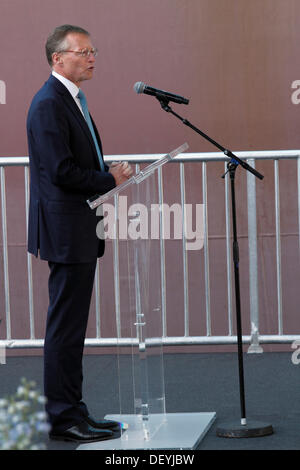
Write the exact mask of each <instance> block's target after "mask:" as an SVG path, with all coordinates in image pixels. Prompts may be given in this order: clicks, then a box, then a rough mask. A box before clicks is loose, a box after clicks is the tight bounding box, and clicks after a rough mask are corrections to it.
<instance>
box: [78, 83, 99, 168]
mask: <svg viewBox="0 0 300 470" xmlns="http://www.w3.org/2000/svg"><path fill="white" fill-rule="evenodd" d="M77 98H78V99H79V101H80V104H81V107H82V111H83V114H84V117H85V120H86V123H87V125H88V126H89V129H90V131H91V134H92V137H93V140H94V144H95V147H96V150H97V154H98V158H99V162H100V167H101V170H102V171H105V168H104V162H103V157H102V155H101V152H100V148H99V144H98V141H97V138H96V135H95V131H94V127H93V123H92V120H91V116H90V113H89V110H88V105H87V101H86V97H85V94H84V93H83V91H82V90H79V93H78V95H77Z"/></svg>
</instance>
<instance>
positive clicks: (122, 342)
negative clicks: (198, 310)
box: [0, 335, 300, 349]
mask: <svg viewBox="0 0 300 470" xmlns="http://www.w3.org/2000/svg"><path fill="white" fill-rule="evenodd" d="M258 340H259V343H260V344H284V343H292V342H294V341H296V340H299V341H300V335H260V336H259V337H258ZM242 341H243V343H245V344H250V343H251V335H246V336H243V337H242ZM236 343H237V337H236V336H167V337H164V338H159V339H155V338H154V339H153V340H150V339H149V340H147V345H148V346H159V345H160V344H161V345H163V346H193V345H196V346H202V345H203V346H209V345H226V344H230V345H235V344H236ZM84 345H85V347H117V346H120V347H125V346H127V347H129V346H134V345H136V346H137V345H138V339H135V338H134V339H132V338H120V339H118V338H86V340H85V343H84ZM0 346H1V347H5V348H7V349H18V348H19V349H21V348H37V349H39V348H43V346H44V340H43V339H35V340H32V339H10V340H3V341H2V340H1V341H0Z"/></svg>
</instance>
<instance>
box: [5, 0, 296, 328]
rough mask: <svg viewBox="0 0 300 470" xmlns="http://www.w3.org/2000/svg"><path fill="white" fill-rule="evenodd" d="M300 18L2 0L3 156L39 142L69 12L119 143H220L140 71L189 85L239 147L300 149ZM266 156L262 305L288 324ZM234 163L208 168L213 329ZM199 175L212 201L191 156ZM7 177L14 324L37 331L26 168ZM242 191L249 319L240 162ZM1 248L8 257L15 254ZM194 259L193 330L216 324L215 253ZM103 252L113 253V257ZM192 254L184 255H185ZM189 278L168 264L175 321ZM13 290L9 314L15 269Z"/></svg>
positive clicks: (126, 146) (285, 186)
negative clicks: (32, 316) (50, 41)
mask: <svg viewBox="0 0 300 470" xmlns="http://www.w3.org/2000/svg"><path fill="white" fill-rule="evenodd" d="M299 18H300V3H299V0H251V1H249V0H85V2H81V1H78V0H51V1H49V2H46V1H44V0H0V25H1V27H0V44H1V48H0V63H1V67H0V80H2V81H4V82H5V84H6V104H0V122H1V126H0V155H1V156H17V155H27V142H26V134H25V121H26V112H27V109H28V106H29V104H30V101H31V99H32V96H33V94H34V93H35V92H36V91H37V90H38V88H39V87H40V86H41V85H42V84H43V82H44V81H45V80H46V79H47V77H48V75H49V73H50V71H49V67H48V64H47V62H46V59H45V56H44V43H45V40H46V37H47V35H48V34H49V32H50V31H51V30H52V29H53V28H54V27H55V26H57V25H58V24H63V23H73V24H78V25H81V26H83V27H84V28H86V29H88V30H89V31H90V32H91V34H92V37H93V41H94V44H95V45H96V46H97V47H98V49H99V56H98V58H97V68H96V71H95V76H94V79H93V80H92V81H91V82H87V83H85V84H84V90H85V92H86V94H87V97H88V100H89V103H90V110H91V112H92V114H93V116H94V118H95V120H96V122H97V125H98V127H99V129H100V132H101V136H102V139H103V144H104V151H105V153H106V154H118V153H119V154H131V153H156V152H158V153H160V152H166V151H168V150H170V149H172V148H175V147H176V146H178V145H180V144H182V143H183V142H185V141H187V142H188V143H189V146H190V151H192V152H201V151H214V150H215V148H214V147H212V145H211V144H209V143H207V142H206V141H204V140H203V139H202V138H200V136H198V135H196V134H195V133H193V132H192V131H191V130H190V129H188V128H186V127H185V126H183V125H182V124H181V123H180V122H179V121H178V120H176V119H175V118H174V117H173V116H171V115H168V114H167V113H165V112H164V111H162V110H161V108H160V106H159V104H158V102H156V100H155V99H154V98H152V97H149V96H146V95H137V94H136V93H135V92H134V91H133V85H134V83H135V82H137V81H143V82H145V83H146V84H149V85H151V86H154V87H157V88H161V89H166V90H169V91H171V92H174V93H178V94H180V95H183V96H185V97H187V98H190V104H189V106H188V107H186V106H183V105H182V106H179V105H175V104H174V106H173V109H174V110H175V111H177V112H179V113H180V114H182V115H183V116H184V117H186V118H187V119H189V120H190V121H191V122H192V123H194V124H195V125H196V126H197V127H199V128H200V129H202V130H203V131H204V132H207V133H208V134H209V135H210V136H211V137H213V138H215V139H216V140H217V141H219V142H220V143H221V144H222V145H224V146H225V147H229V148H230V149H231V150H233V151H237V150H264V149H266V150H270V149H296V148H299V146H300V145H299V143H300V142H299V141H300V135H299V132H298V120H299V119H298V114H299V106H300V105H298V106H297V105H296V104H294V103H293V102H292V93H293V92H294V91H295V90H293V89H292V88H291V86H292V83H293V82H294V81H295V80H297V79H300V71H299V59H298V44H299V42H300V24H299ZM0 98H1V97H0ZM0 101H1V99H0ZM257 168H258V170H259V171H262V172H263V173H264V175H265V179H264V181H263V183H261V182H259V183H257V186H258V197H259V201H258V232H259V260H260V289H261V298H260V310H261V314H262V325H263V326H264V330H267V331H264V332H268V333H274V332H275V333H276V308H277V307H276V298H275V289H276V278H275V271H274V253H275V242H274V227H275V225H274V184H273V168H272V166H271V165H270V164H269V163H258V165H257ZM280 169H281V178H282V180H281V181H282V185H281V197H282V201H281V207H282V222H283V227H282V230H283V234H282V240H283V241H282V243H283V246H282V248H283V273H284V307H285V308H284V314H285V315H287V316H288V317H289V321H288V325H290V326H289V329H291V330H292V331H288V332H293V333H295V334H296V333H297V332H298V331H299V321H298V319H297V311H298V307H297V305H298V303H299V300H300V299H299V294H298V291H299V289H298V287H297V286H298V279H299V259H298V258H297V257H295V249H296V250H297V246H298V245H297V243H298V228H297V207H296V200H295V198H296V176H295V171H296V164H295V162H290V163H289V164H287V165H285V164H283V163H282V164H280ZM222 173H223V165H221V164H212V165H211V166H210V168H209V171H208V177H209V187H208V197H209V207H210V212H209V224H210V225H209V230H210V254H211V275H212V286H213V287H212V289H213V292H212V294H213V295H212V309H213V312H214V318H216V319H217V320H214V331H213V333H214V334H222V333H223V331H221V330H223V327H222V325H225V326H224V327H226V312H225V311H226V308H227V299H226V287H225V278H224V276H225V260H224V247H225V243H224V234H225V226H224V207H223V190H224V186H223V185H224V182H223V180H222V179H220V175H221V174H222ZM165 174H166V176H165V180H164V183H165V185H166V192H168V193H169V194H170V198H172V197H174V198H175V199H176V188H177V185H176V184H175V183H176V181H178V176H177V172H176V170H175V169H174V168H170V169H168V170H167V171H166V173H165ZM186 175H187V181H188V192H189V194H188V197H189V198H190V202H202V197H201V183H200V182H201V165H194V166H193V165H191V164H189V165H187V167H186ZM7 180H8V181H7V188H8V196H7V200H8V218H9V225H8V232H9V243H10V248H9V260H10V276H11V279H10V283H11V284H10V288H11V295H12V300H11V304H12V305H11V308H12V319H13V322H14V324H15V325H16V326H15V327H14V328H15V329H14V330H13V332H12V333H13V336H14V337H22V336H25V335H26V334H27V335H28V328H27V327H25V324H26V321H25V317H24V313H26V312H24V310H25V311H26V310H27V309H28V307H27V285H26V283H25V282H24V276H23V277H22V273H23V272H24V269H25V267H24V266H25V262H26V250H25V244H26V233H25V219H24V215H23V214H24V203H23V199H24V187H23V173H22V171H21V170H19V169H13V170H10V171H9V172H7ZM237 197H238V217H239V219H238V220H239V234H240V236H241V253H242V260H243V261H244V263H243V268H242V272H241V277H242V279H241V284H242V289H243V293H244V296H245V307H244V312H245V313H244V314H245V316H246V317H247V321H246V328H247V329H248V328H249V319H248V313H249V305H248V303H249V301H248V260H247V249H246V248H247V239H246V238H245V237H246V234H247V218H246V214H245V176H244V175H242V174H241V172H239V178H238V181H237ZM220 201H222V204H220ZM0 242H1V239H0ZM168 250H169V251H170V256H169V262H170V263H173V264H171V267H172V266H173V265H174V264H176V262H175V261H174V253H175V252H176V251H177V249H176V248H175V247H174V245H173V246H172V247H167V256H168ZM108 253H109V250H108ZM0 256H1V262H2V253H1V255H0ZM108 256H109V255H108ZM189 258H190V276H189V277H190V289H191V294H190V295H191V310H192V312H193V317H192V318H191V322H192V325H193V331H192V332H191V333H192V334H205V331H204V330H203V318H204V316H205V312H204V303H203V296H201V295H199V292H201V289H202V287H203V252H201V253H198V256H194V255H193V256H192V255H191V254H189ZM104 263H107V265H108V257H107V260H106V261H104ZM180 263H181V259H180V258H178V262H177V265H178V266H180ZM104 266H106V265H105V264H104ZM107 269H109V267H108V266H107ZM34 276H35V285H37V286H38V288H36V289H35V300H36V305H37V306H36V311H37V315H38V317H39V318H40V319H41V321H40V323H39V326H38V328H37V332H38V334H37V336H42V335H43V319H44V315H45V309H46V305H47V286H46V282H47V267H46V266H45V265H44V264H43V263H40V262H39V261H36V260H34ZM25 279H26V277H25ZM180 279H181V274H177V271H176V270H175V269H171V270H170V271H169V278H168V309H169V311H170V312H172V318H170V319H169V334H182V321H181V323H180V322H179V323H178V321H177V317H178V318H179V317H180V316H181V314H182V306H183V304H182V299H183V297H182V292H181V291H180V290H178V288H176V287H177V286H178V284H179V283H180ZM199 286H200V289H199ZM0 289H1V293H2V295H1V299H0V307H1V310H2V311H1V317H2V318H3V311H4V296H3V276H1V279H0ZM199 315H200V316H199ZM106 322H107V323H108V325H109V324H110V321H109V320H107V319H105V320H104V324H106ZM179 324H180V326H178V325H179ZM0 336H1V337H3V331H2V332H1V331H0Z"/></svg>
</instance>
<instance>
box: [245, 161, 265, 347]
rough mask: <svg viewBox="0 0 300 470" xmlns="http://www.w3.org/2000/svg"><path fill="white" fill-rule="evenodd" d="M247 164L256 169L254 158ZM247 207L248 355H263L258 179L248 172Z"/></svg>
mask: <svg viewBox="0 0 300 470" xmlns="http://www.w3.org/2000/svg"><path fill="white" fill-rule="evenodd" d="M247 163H248V164H249V165H251V166H252V167H253V168H255V160H254V158H250V159H247ZM247 207H248V250H249V296H250V322H251V342H250V346H249V348H248V353H262V352H263V349H262V347H261V346H260V344H259V305H258V299H259V295H258V262H257V259H258V258H257V224H256V177H255V176H254V175H253V174H252V173H250V172H249V171H247Z"/></svg>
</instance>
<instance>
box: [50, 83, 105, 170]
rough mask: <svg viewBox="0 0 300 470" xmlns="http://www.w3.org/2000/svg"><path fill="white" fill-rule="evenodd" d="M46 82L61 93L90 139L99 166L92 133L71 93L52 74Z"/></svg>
mask: <svg viewBox="0 0 300 470" xmlns="http://www.w3.org/2000/svg"><path fill="white" fill-rule="evenodd" d="M48 83H49V84H50V85H54V87H55V88H56V90H57V91H58V92H59V93H60V94H61V95H62V97H63V100H64V102H65V103H66V105H67V106H68V108H69V109H70V110H71V111H72V113H73V115H74V117H75V118H76V119H77V121H78V122H79V124H80V126H81V128H82V130H83V132H84V133H85V135H86V137H87V138H88V140H89V141H90V143H91V145H92V147H93V149H94V160H95V163H96V165H97V168H100V163H99V159H98V155H97V151H96V148H95V144H94V140H93V137H92V134H91V132H90V129H89V126H88V125H87V122H86V120H85V119H84V116H83V115H82V113H81V112H80V109H79V108H78V106H77V104H76V103H75V101H74V98H73V96H72V95H71V93H70V92H69V90H68V89H67V88H66V87H65V86H64V85H63V84H62V83H61V82H60V81H59V80H57V78H55V77H53V75H51V76H50V78H49V80H48ZM93 124H94V123H93ZM96 134H97V133H96ZM100 148H101V142H100Z"/></svg>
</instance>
